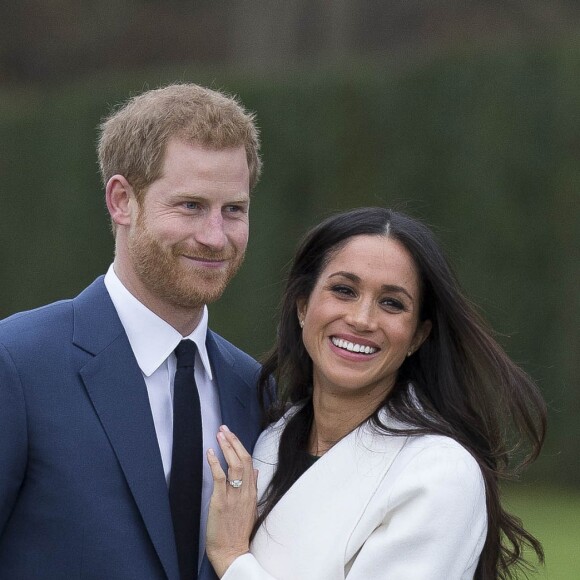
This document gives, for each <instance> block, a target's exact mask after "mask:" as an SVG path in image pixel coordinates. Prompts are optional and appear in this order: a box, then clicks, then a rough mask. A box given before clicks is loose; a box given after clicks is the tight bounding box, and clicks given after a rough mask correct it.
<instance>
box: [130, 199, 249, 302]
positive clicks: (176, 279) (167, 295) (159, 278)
mask: <svg viewBox="0 0 580 580" xmlns="http://www.w3.org/2000/svg"><path fill="white" fill-rule="evenodd" d="M128 250H129V255H130V257H131V261H132V263H133V268H134V270H135V273H136V275H137V276H138V277H139V279H140V280H141V283H142V284H143V285H144V286H145V287H146V288H147V289H148V290H149V291H150V292H151V293H152V294H154V295H155V296H157V297H158V298H160V299H162V300H163V301H165V302H167V303H169V304H171V305H173V306H176V307H178V308H183V309H187V310H190V309H195V308H200V307H201V306H203V305H204V304H211V303H212V302H215V301H216V300H217V299H218V298H219V297H220V296H221V295H222V294H223V292H224V290H225V289H226V287H227V285H228V283H229V282H230V280H231V279H232V278H233V277H234V276H235V274H236V272H237V271H238V270H239V268H240V266H241V265H242V262H243V261H244V256H245V251H239V250H237V249H236V247H235V246H233V245H230V246H229V247H228V248H227V249H226V250H225V251H222V252H212V251H211V250H208V249H207V248H205V247H203V246H199V247H197V248H194V249H193V248H190V247H189V245H188V244H187V243H185V242H178V243H176V244H175V245H173V246H170V247H168V248H164V247H163V246H162V245H161V244H160V243H159V241H158V240H157V239H156V238H155V236H154V235H153V234H152V233H151V232H150V231H149V229H148V228H147V224H146V223H145V219H144V212H143V211H140V212H139V216H138V218H137V223H136V224H135V229H134V230H133V232H132V233H131V234H130V235H129V239H128ZM244 250H245V248H244ZM184 256H189V257H193V258H197V259H200V260H225V261H227V266H226V267H224V268H220V269H210V268H204V267H200V266H197V267H196V265H195V262H193V261H191V262H190V261H189V260H188V258H185V257H184Z"/></svg>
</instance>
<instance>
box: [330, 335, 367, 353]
mask: <svg viewBox="0 0 580 580" xmlns="http://www.w3.org/2000/svg"><path fill="white" fill-rule="evenodd" d="M332 344H334V346H338V348H344V349H345V350H348V351H350V352H362V353H364V354H373V353H374V352H377V350H378V349H376V348H373V347H372V346H364V345H362V344H356V343H354V342H349V341H348V340H343V339H342V338H336V337H334V336H333V337H332Z"/></svg>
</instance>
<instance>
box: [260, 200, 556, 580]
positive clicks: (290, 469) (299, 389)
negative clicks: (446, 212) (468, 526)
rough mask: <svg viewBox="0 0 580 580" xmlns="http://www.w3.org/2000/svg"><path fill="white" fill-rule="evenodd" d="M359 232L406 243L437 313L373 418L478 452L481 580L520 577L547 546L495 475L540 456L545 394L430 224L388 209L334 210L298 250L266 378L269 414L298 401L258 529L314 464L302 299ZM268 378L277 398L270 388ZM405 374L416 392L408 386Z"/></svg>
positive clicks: (425, 309)
mask: <svg viewBox="0 0 580 580" xmlns="http://www.w3.org/2000/svg"><path fill="white" fill-rule="evenodd" d="M360 235H372V236H386V237H389V238H391V239H394V240H397V241H398V242H399V243H401V244H402V245H403V246H404V247H405V248H406V250H407V251H408V252H409V253H410V255H411V256H412V258H413V260H414V263H415V266H416V268H417V272H418V276H419V280H420V286H421V287H420V292H421V309H420V319H421V320H422V321H423V320H430V321H431V323H432V330H431V332H430V334H429V336H428V338H427V339H426V340H425V341H424V343H423V344H422V345H421V347H420V348H419V349H418V350H417V351H416V352H415V353H414V354H413V355H411V356H409V357H408V358H406V359H405V361H404V363H403V364H402V366H401V367H400V369H399V372H398V376H397V379H396V382H395V385H394V387H393V389H392V390H391V391H390V392H389V394H388V395H387V397H386V398H385V400H384V401H383V402H382V403H381V405H380V406H379V408H377V409H376V410H375V412H374V413H373V415H371V417H369V419H370V420H371V421H372V422H373V423H374V425H375V426H376V428H377V429H379V430H381V431H382V432H384V433H385V434H390V435H417V434H428V433H435V434H440V435H445V436H448V437H451V438H453V439H455V440H456V441H458V442H459V443H460V444H461V445H463V446H464V447H465V448H466V449H467V450H468V451H469V452H470V453H471V454H472V455H473V457H474V458H475V459H476V461H477V462H478V464H479V467H480V468H481V471H482V474H483V478H484V481H485V488H486V502H487V519H488V531H487V538H486V541H485V545H484V548H483V552H482V554H481V557H480V560H479V564H478V567H477V571H476V574H475V578H476V579H477V580H491V579H495V578H500V579H509V578H513V577H514V569H515V568H524V569H529V567H530V566H529V564H528V563H527V562H526V561H525V559H524V557H523V550H524V546H526V545H527V546H529V547H531V548H532V549H533V550H534V551H535V552H536V554H537V556H538V559H539V561H540V562H543V561H544V555H543V550H542V546H541V544H540V542H539V541H538V540H537V539H536V538H534V536H532V535H531V534H530V533H529V532H527V531H526V530H525V529H524V528H523V526H522V523H521V521H520V520H519V519H518V518H516V517H515V516H513V515H511V514H509V513H508V512H507V511H505V510H504V508H503V506H502V505H501V501H500V486H499V482H500V480H501V479H508V478H512V477H513V476H514V475H515V474H516V473H517V472H518V471H519V470H520V469H521V468H522V467H523V466H525V465H526V464H528V463H530V462H531V461H533V460H534V459H535V458H536V457H537V456H538V454H539V452H540V449H541V446H542V444H543V441H544V437H545V431H546V406H545V403H544V400H543V398H542V396H541V394H540V392H539V390H538V388H537V386H536V385H535V384H534V382H533V381H532V380H531V379H530V377H529V376H528V375H527V374H526V373H525V372H524V371H523V370H522V369H521V368H519V367H518V366H517V365H516V364H515V363H514V362H513V361H512V360H511V359H510V358H509V357H508V356H507V354H506V353H505V351H504V350H503V349H502V347H501V346H500V345H499V344H498V343H497V341H496V340H495V339H494V338H493V333H492V331H491V330H490V329H489V328H488V327H487V325H486V324H485V323H484V321H483V320H482V318H481V317H480V316H479V314H478V313H477V311H476V310H475V308H474V307H473V306H472V305H471V303H470V302H469V301H468V300H467V299H466V298H465V296H464V294H463V293H462V290H461V288H460V286H459V284H458V282H457V279H456V277H455V275H454V273H453V271H452V269H451V267H450V265H449V263H448V261H447V259H446V257H445V256H444V254H443V252H442V250H441V247H440V246H439V244H438V242H437V241H436V239H435V237H434V235H433V233H432V232H431V230H430V229H429V228H428V227H427V226H425V225H424V224H423V223H421V222H420V221H418V220H416V219H414V218H412V217H410V216H408V215H405V214H404V213H401V212H397V211H393V210H390V209H385V208H380V207H369V208H360V209H355V210H352V211H348V212H345V213H341V214H338V215H335V216H333V217H330V218H328V219H326V220H325V221H323V222H322V223H321V224H319V225H318V226H316V227H315V228H313V229H312V230H311V231H310V232H309V233H308V234H307V235H306V236H305V238H304V239H303V241H302V243H301V244H300V246H299V248H298V250H297V253H296V256H295V259H294V262H293V264H292V267H291V269H290V273H289V275H288V278H287V283H286V288H285V291H284V294H283V299H282V304H281V312H280V321H279V326H278V333H277V340H276V343H275V345H274V347H273V349H272V351H271V352H270V353H269V354H268V356H267V359H266V361H265V363H264V366H263V371H262V375H261V378H260V386H261V393H262V405H263V407H264V410H265V412H266V416H267V418H268V422H272V421H275V420H277V419H278V418H280V417H281V416H282V414H283V413H284V412H285V410H286V409H287V408H288V406H289V405H291V404H294V403H302V407H301V410H300V411H299V412H297V413H295V414H294V415H293V416H292V419H290V420H289V421H288V423H287V425H286V427H285V429H284V432H283V434H282V437H281V441H280V449H279V457H278V465H277V468H276V472H275V474H274V477H273V479H272V481H271V483H270V485H269V487H268V489H267V490H266V493H265V495H264V497H263V499H262V501H261V502H260V516H259V518H258V520H257V522H256V526H255V527H254V533H255V531H256V530H257V529H258V527H259V526H260V525H261V524H262V523H263V522H264V520H265V519H266V517H267V515H268V514H269V513H270V511H271V510H272V508H273V507H274V506H275V505H276V503H277V502H278V501H279V500H280V498H281V497H282V496H283V495H284V494H285V493H286V492H287V491H288V489H290V487H291V486H292V484H293V483H294V482H295V481H296V480H297V479H298V477H300V475H301V474H302V473H304V471H305V470H306V469H307V468H308V465H309V462H308V457H307V454H306V453H304V451H306V450H307V443H308V435H309V432H310V429H311V426H312V420H313V408H312V361H311V359H310V357H309V355H308V353H307V351H306V349H305V347H304V344H303V342H302V332H301V328H300V326H299V324H298V315H297V306H296V305H297V302H298V300H300V299H308V297H309V296H310V293H311V292H312V290H313V288H314V286H315V284H316V282H317V280H318V277H319V275H320V273H321V272H322V270H323V269H324V267H325V266H326V265H327V264H328V262H329V261H330V260H331V258H332V257H333V256H334V255H335V254H336V252H338V251H339V250H340V249H341V248H342V247H343V246H344V245H345V244H346V243H347V242H348V241H349V240H350V239H351V238H352V237H353V236H360ZM272 377H273V378H274V379H275V380H276V383H277V393H276V396H277V399H276V400H273V398H272V396H271V380H272ZM409 383H411V384H413V386H414V390H413V391H414V394H415V395H412V394H410V391H409V389H408V384H409ZM413 396H416V397H417V398H418V399H419V401H420V403H421V405H420V407H422V408H420V407H419V406H418V405H417V403H416V400H413ZM382 408H386V409H387V410H388V411H389V413H390V415H391V416H393V417H394V418H396V419H399V420H400V421H402V422H404V423H406V424H407V425H411V426H412V427H410V428H409V429H404V430H393V429H390V428H388V427H387V426H386V425H384V424H383V423H382V422H381V421H380V419H379V411H380V410H381V409H382Z"/></svg>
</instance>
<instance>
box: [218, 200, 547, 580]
mask: <svg viewBox="0 0 580 580" xmlns="http://www.w3.org/2000/svg"><path fill="white" fill-rule="evenodd" d="M271 376H274V377H275V378H276V380H277V384H278V394H277V396H278V403H277V404H276V405H271V406H270V409H269V416H270V419H271V420H274V421H275V422H274V423H273V424H271V425H270V426H269V427H268V428H267V429H266V431H265V432H264V433H263V434H262V436H261V437H260V439H259V441H258V443H257V445H256V448H255V450H254V467H255V468H256V469H257V470H259V478H258V479H257V496H258V498H259V509H258V512H257V511H256V505H255V502H256V479H255V478H256V475H255V472H254V469H253V468H252V462H251V458H250V457H249V455H248V454H247V453H246V451H245V450H244V449H243V447H242V446H241V444H240V443H239V442H238V441H237V439H236V438H235V436H234V435H233V434H232V433H230V432H229V431H228V430H227V428H222V429H221V430H220V433H219V434H218V442H219V444H220V446H221V448H222V449H223V452H224V455H225V457H226V460H227V462H228V477H227V478H226V475H225V474H224V472H223V470H222V469H221V467H220V465H219V462H218V461H217V460H216V458H215V455H213V454H212V453H210V454H209V455H208V461H209V463H210V466H211V468H212V473H213V475H214V485H215V488H214V495H213V497H212V505H211V508H210V520H209V524H208V539H207V550H208V556H209V558H210V560H211V562H212V564H213V565H214V568H215V569H216V572H217V573H218V575H219V576H220V577H222V578H223V579H224V580H232V579H233V580H242V579H246V578H247V579H250V578H251V579H252V580H258V579H264V580H265V579H273V578H275V579H277V580H282V579H300V580H303V579H309V578H311V579H313V580H314V579H316V580H325V579H328V580H330V579H337V578H348V579H349V580H358V579H361V580H362V579H364V580H369V579H375V578H385V579H387V578H388V579H396V580H400V579H404V578H409V579H412V580H426V579H430V580H455V579H462V580H463V579H468V578H469V579H471V578H476V579H486V580H487V579H492V578H510V577H511V572H510V570H513V568H512V566H513V565H514V564H515V565H518V564H522V563H523V558H522V547H523V545H525V544H527V545H530V546H531V547H532V548H533V549H534V550H535V551H536V553H537V555H538V557H539V559H540V561H542V560H543V553H542V549H541V545H540V544H539V542H538V541H537V540H536V539H535V538H534V537H533V536H531V535H530V534H529V533H528V532H526V531H525V530H524V529H523V528H522V526H521V523H520V522H519V520H517V519H516V518H514V517H513V516H511V515H510V514H508V513H507V512H506V511H505V510H504V509H503V508H502V506H501V504H500V499H499V494H500V490H499V483H498V480H499V479H500V478H502V477H506V476H507V475H508V473H512V469H511V466H510V465H509V462H510V459H511V458H510V457H509V455H508V451H511V450H513V449H514V448H519V446H520V445H521V444H522V443H525V442H527V443H529V446H530V451H529V454H528V455H527V457H526V460H525V462H529V461H531V460H533V459H534V458H535V457H536V456H537V454H538V453H539V450H540V447H541V445H542V442H543V439H544V433H545V405H544V402H543V400H542V398H541V395H540V393H539V391H538V390H537V388H536V387H535V385H534V384H533V382H532V381H531V380H530V379H529V377H528V376H527V375H526V374H525V373H524V372H523V371H522V370H521V369H520V368H518V367H517V366H516V365H515V364H514V363H513V362H512V361H511V360H510V359H509V358H508V357H507V355H506V354H505V352H504V351H503V350H502V348H501V347H500V346H499V345H498V344H497V343H496V342H495V340H494V339H493V338H492V336H491V334H490V331H489V330H488V329H487V328H486V327H485V325H484V324H483V323H482V321H481V320H480V319H479V317H478V315H477V314H476V313H475V311H474V310H473V308H472V307H471V305H470V303H469V302H468V301H467V300H466V299H465V298H464V297H463V295H462V294H461V291H460V288H459V286H458V284H457V282H456V280H455V278H454V276H453V274H452V271H451V269H450V267H449V265H448V263H447V261H446V259H445V257H444V256H443V254H442V252H441V249H440V248H439V246H438V244H437V242H436V241H435V239H434V237H433V235H432V233H431V232H430V231H429V229H428V228H426V227H425V226H424V225H423V224H421V223H420V222H418V221H416V220H414V219H412V218H410V217H408V216H406V215H404V214H402V213H398V212H394V211H391V210H386V209H381V208H363V209H357V210H353V211H350V212H346V213H343V214H340V215H337V216H335V217H332V218H330V219H328V220H326V221H325V222H323V223H322V224H320V225H319V226H317V227H316V228H314V229H313V230H312V231H311V232H310V233H309V234H308V235H307V236H306V238H305V240H304V241H303V243H302V245H301V247H300V248H299V250H298V252H297V255H296V258H295V260H294V264H293V266H292V269H291V271H290V274H289V278H288V282H287V286H286V290H285V294H284V298H283V304H282V311H281V320H280V325H279V330H278V339H277V343H276V345H275V347H274V349H273V351H272V353H271V354H270V356H269V358H268V359H267V361H266V363H265V365H264V369H263V373H262V376H261V387H262V391H263V393H265V394H267V393H268V392H269V380H270V377H271ZM265 399H266V400H268V397H267V396H265ZM514 445H516V447H514ZM257 513H259V515H257ZM250 539H251V546H250Z"/></svg>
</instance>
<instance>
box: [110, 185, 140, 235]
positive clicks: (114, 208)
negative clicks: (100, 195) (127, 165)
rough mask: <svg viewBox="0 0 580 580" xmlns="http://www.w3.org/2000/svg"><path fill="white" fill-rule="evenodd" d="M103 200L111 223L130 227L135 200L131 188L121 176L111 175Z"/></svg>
mask: <svg viewBox="0 0 580 580" xmlns="http://www.w3.org/2000/svg"><path fill="white" fill-rule="evenodd" d="M105 199H106V201H107V209H108V210H109V214H110V215H111V219H112V220H113V223H115V224H117V225H118V226H128V225H130V224H131V222H132V220H133V219H134V217H135V212H136V210H137V199H136V197H135V192H134V191H133V187H132V186H131V184H130V183H129V182H128V181H127V180H126V179H125V178H124V177H123V176H122V175H113V177H111V179H109V181H107V187H106V190H105Z"/></svg>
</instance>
